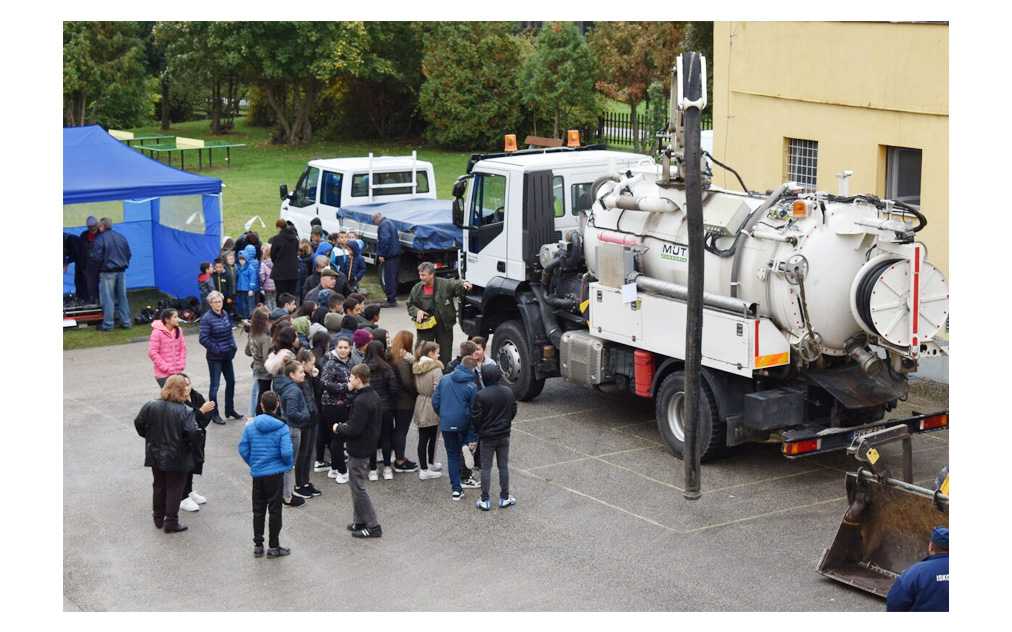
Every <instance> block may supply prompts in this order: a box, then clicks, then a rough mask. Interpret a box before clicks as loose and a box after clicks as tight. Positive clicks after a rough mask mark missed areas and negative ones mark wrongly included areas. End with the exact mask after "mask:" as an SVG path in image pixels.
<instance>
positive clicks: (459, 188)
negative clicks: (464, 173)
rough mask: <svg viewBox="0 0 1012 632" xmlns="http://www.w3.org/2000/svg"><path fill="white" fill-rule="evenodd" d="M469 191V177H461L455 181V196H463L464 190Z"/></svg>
mask: <svg viewBox="0 0 1012 632" xmlns="http://www.w3.org/2000/svg"><path fill="white" fill-rule="evenodd" d="M465 191H467V179H466V178H460V179H458V180H457V181H456V182H454V183H453V197H455V198H463V197H464V192H465Z"/></svg>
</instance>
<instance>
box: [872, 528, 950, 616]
mask: <svg viewBox="0 0 1012 632" xmlns="http://www.w3.org/2000/svg"><path fill="white" fill-rule="evenodd" d="M886 611H888V612H948V611H949V529H948V527H935V528H934V529H933V530H932V531H931V542H930V543H929V544H928V556H927V557H926V558H924V559H923V560H921V561H920V562H918V563H916V564H914V565H913V566H911V567H910V568H908V569H907V570H906V571H904V572H903V574H902V575H900V577H899V579H897V580H896V582H895V583H894V584H893V587H892V589H891V590H890V591H889V596H888V597H886Z"/></svg>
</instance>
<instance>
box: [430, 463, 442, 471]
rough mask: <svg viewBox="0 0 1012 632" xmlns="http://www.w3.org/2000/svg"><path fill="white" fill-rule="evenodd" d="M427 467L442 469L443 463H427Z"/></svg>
mask: <svg viewBox="0 0 1012 632" xmlns="http://www.w3.org/2000/svg"><path fill="white" fill-rule="evenodd" d="M429 469H430V470H435V471H436V472H439V471H442V469H443V464H442V463H429Z"/></svg>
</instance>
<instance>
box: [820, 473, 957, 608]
mask: <svg viewBox="0 0 1012 632" xmlns="http://www.w3.org/2000/svg"><path fill="white" fill-rule="evenodd" d="M847 499H848V501H849V502H850V508H849V509H848V510H847V513H846V514H845V515H844V518H843V522H842V524H841V525H840V529H839V531H838V532H837V534H836V539H835V540H833V544H832V545H831V546H830V547H829V548H828V549H826V551H825V552H824V553H823V554H822V559H821V560H820V561H819V565H818V568H817V569H816V570H817V571H818V572H819V573H820V574H821V575H825V576H826V577H829V578H830V579H835V580H836V581H840V582H843V583H845V584H849V585H850V586H854V587H855V588H859V589H861V590H864V591H867V592H870V593H873V594H875V595H878V596H879V597H883V598H884V597H885V596H886V595H887V594H888V593H889V589H890V588H892V585H893V582H894V581H896V578H897V577H899V576H900V574H902V573H903V571H905V570H906V569H907V568H909V567H910V566H912V565H913V564H915V563H917V562H919V561H921V560H922V559H924V557H925V556H926V555H927V554H928V552H927V548H928V538H929V537H930V534H931V529H932V528H933V527H937V526H943V527H948V526H949V498H948V496H945V495H942V494H940V493H938V492H933V491H931V490H930V489H924V488H922V487H917V486H914V485H909V484H906V483H903V482H902V481H899V480H896V479H891V478H886V479H882V480H881V481H880V480H879V479H878V478H877V477H876V476H875V475H873V474H871V473H870V472H868V471H867V470H863V469H862V470H859V471H858V472H848V473H847Z"/></svg>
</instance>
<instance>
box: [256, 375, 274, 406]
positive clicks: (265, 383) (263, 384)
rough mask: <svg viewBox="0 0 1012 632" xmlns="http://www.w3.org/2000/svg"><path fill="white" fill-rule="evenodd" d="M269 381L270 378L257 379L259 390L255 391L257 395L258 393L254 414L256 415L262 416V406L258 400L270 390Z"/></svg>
mask: <svg viewBox="0 0 1012 632" xmlns="http://www.w3.org/2000/svg"><path fill="white" fill-rule="evenodd" d="M271 379H272V378H269V377H268V378H259V377H258V378H257V388H259V389H260V390H258V391H257V393H259V395H257V408H256V414H258V415H262V414H263V412H264V408H263V406H261V405H260V398H261V397H263V396H264V393H266V392H267V391H269V390H271Z"/></svg>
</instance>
